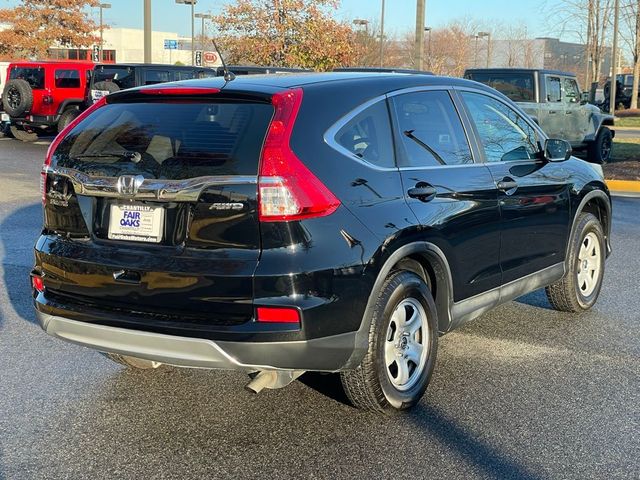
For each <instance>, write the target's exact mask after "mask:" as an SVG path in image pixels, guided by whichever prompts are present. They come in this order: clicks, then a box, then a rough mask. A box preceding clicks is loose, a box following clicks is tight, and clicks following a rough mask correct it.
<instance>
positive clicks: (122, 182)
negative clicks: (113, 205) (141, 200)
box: [117, 175, 144, 197]
mask: <svg viewBox="0 0 640 480" xmlns="http://www.w3.org/2000/svg"><path fill="white" fill-rule="evenodd" d="M142 182H144V177H143V176H142V175H122V176H121V177H119V178H118V185H117V187H118V193H119V194H120V195H124V196H126V197H135V196H136V193H138V189H139V188H140V185H142Z"/></svg>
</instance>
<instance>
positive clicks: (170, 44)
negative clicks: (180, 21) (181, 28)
mask: <svg viewBox="0 0 640 480" xmlns="http://www.w3.org/2000/svg"><path fill="white" fill-rule="evenodd" d="M164 49H165V50H177V49H178V40H165V41H164Z"/></svg>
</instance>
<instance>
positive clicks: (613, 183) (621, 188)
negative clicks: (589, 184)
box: [605, 180, 640, 196]
mask: <svg viewBox="0 0 640 480" xmlns="http://www.w3.org/2000/svg"><path fill="white" fill-rule="evenodd" d="M605 182H606V184H607V187H609V190H610V191H611V193H612V194H614V195H615V194H619V193H622V194H629V193H630V194H635V195H638V196H640V182H639V181H634V180H605ZM635 195H634V196H635Z"/></svg>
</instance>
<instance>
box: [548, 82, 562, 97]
mask: <svg viewBox="0 0 640 480" xmlns="http://www.w3.org/2000/svg"><path fill="white" fill-rule="evenodd" d="M546 86H547V102H561V101H562V93H561V92H562V89H561V87H560V78H559V77H547V82H546Z"/></svg>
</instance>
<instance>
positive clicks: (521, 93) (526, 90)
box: [466, 72, 536, 102]
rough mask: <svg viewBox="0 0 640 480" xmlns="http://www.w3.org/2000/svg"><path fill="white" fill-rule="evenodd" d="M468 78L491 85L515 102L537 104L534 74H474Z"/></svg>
mask: <svg viewBox="0 0 640 480" xmlns="http://www.w3.org/2000/svg"><path fill="white" fill-rule="evenodd" d="M466 77H467V78H469V79H471V80H475V81H476V82H480V83H484V84H485V85H489V86H490V87H491V88H495V89H496V90H498V91H499V92H500V93H502V94H503V95H505V96H507V97H509V98H510V99H511V100H512V101H514V102H535V101H536V92H535V79H534V77H533V74H532V73H526V72H523V73H515V72H513V73H512V72H503V73H484V72H472V73H469V74H467V75H466Z"/></svg>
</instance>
